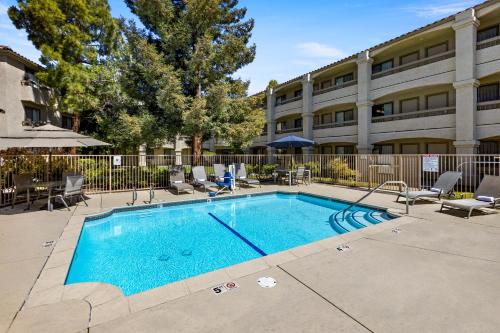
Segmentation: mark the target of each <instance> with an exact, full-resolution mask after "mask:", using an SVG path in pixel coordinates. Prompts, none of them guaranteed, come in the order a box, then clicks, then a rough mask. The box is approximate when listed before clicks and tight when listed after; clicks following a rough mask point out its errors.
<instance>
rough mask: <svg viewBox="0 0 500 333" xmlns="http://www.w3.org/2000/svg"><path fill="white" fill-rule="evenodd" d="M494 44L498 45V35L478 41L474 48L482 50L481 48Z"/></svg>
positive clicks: (499, 43)
mask: <svg viewBox="0 0 500 333" xmlns="http://www.w3.org/2000/svg"><path fill="white" fill-rule="evenodd" d="M496 45H500V36H496V37H493V38H490V39H487V40H483V41H481V42H478V43H477V45H476V49H477V50H482V49H485V48H487V47H492V46H496Z"/></svg>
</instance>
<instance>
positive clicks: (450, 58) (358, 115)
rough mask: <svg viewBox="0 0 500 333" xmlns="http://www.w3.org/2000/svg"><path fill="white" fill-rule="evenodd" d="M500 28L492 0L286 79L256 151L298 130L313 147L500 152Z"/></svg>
mask: <svg viewBox="0 0 500 333" xmlns="http://www.w3.org/2000/svg"><path fill="white" fill-rule="evenodd" d="M499 29H500V1H498V0H493V1H487V2H485V3H482V4H480V5H477V6H475V7H473V8H470V9H467V10H465V11H463V12H460V13H458V14H456V15H453V16H450V17H447V18H444V19H442V20H440V21H437V22H435V23H432V24H429V25H427V26H425V27H422V28H420V29H417V30H415V31H412V32H409V33H407V34H404V35H402V36H399V37H397V38H394V39H392V40H389V41H387V42H385V43H382V44H379V45H377V46H374V47H372V48H370V49H368V50H366V51H363V52H360V53H358V54H356V55H352V56H350V57H348V58H345V59H342V60H340V61H337V62H335V63H332V64H330V65H327V66H325V67H322V68H319V69H316V70H314V71H312V72H310V73H307V74H304V75H302V76H300V77H296V78H294V79H291V80H289V81H287V82H284V83H281V84H279V85H278V86H276V87H274V89H269V90H268V91H267V92H266V93H267V96H266V105H267V108H266V115H267V116H266V117H267V125H266V128H267V129H266V130H264V132H263V134H262V135H261V136H260V137H258V138H256V139H255V140H254V142H253V144H252V147H251V149H250V151H251V152H252V153H266V150H267V152H268V153H273V152H274V150H273V149H271V148H266V144H267V143H269V142H271V141H273V140H275V139H279V138H280V137H283V136H286V135H291V134H294V135H299V136H303V137H305V138H308V139H311V140H314V141H315V142H316V144H317V145H316V146H315V147H314V150H312V149H311V148H307V149H306V150H305V152H307V153H311V152H314V153H323V154H348V153H360V154H366V153H381V154H391V153H394V154H399V153H402V154H416V153H420V154H427V153H440V154H453V153H456V154H475V153H487V154H498V153H500V33H499ZM299 152H300V150H297V151H295V153H299ZM289 153H291V152H289Z"/></svg>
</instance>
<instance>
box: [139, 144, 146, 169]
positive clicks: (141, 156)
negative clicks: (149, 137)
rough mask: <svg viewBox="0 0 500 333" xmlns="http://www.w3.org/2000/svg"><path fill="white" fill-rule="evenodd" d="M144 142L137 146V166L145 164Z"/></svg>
mask: <svg viewBox="0 0 500 333" xmlns="http://www.w3.org/2000/svg"><path fill="white" fill-rule="evenodd" d="M146 148H147V146H146V144H142V145H140V146H139V166H141V167H144V166H146Z"/></svg>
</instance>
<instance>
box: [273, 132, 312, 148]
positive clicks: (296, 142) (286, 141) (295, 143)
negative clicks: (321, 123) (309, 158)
mask: <svg viewBox="0 0 500 333" xmlns="http://www.w3.org/2000/svg"><path fill="white" fill-rule="evenodd" d="M313 145H314V141H312V140H308V139H305V138H301V137H300V136H296V135H289V136H286V137H284V138H281V139H278V140H274V141H273V142H271V143H269V144H268V146H269V147H273V148H278V149H287V148H302V147H311V146H313Z"/></svg>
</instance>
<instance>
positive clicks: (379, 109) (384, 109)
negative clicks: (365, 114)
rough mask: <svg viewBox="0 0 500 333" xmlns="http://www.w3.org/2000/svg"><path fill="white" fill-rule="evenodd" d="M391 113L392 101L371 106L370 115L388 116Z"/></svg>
mask: <svg viewBox="0 0 500 333" xmlns="http://www.w3.org/2000/svg"><path fill="white" fill-rule="evenodd" d="M391 114H393V104H392V102H389V103H384V104H377V105H374V106H373V107H372V117H373V118H375V117H381V116H390V115H391Z"/></svg>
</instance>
